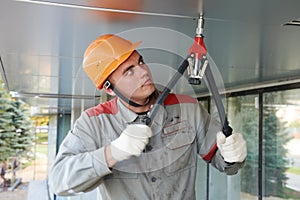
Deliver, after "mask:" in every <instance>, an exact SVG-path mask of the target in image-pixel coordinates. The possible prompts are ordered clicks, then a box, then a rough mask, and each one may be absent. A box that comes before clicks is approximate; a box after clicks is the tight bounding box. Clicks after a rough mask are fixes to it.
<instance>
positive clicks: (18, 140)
mask: <svg viewBox="0 0 300 200" xmlns="http://www.w3.org/2000/svg"><path fill="white" fill-rule="evenodd" d="M29 116H30V115H29V107H28V105H27V104H25V103H24V102H23V101H21V100H19V99H13V98H11V97H10V95H9V93H8V92H7V91H6V90H5V87H4V85H3V83H2V81H1V80H0V161H6V160H8V159H9V158H12V157H20V156H22V157H28V156H29V154H28V153H29V151H30V149H31V147H32V144H33V139H34V132H33V125H32V122H31V119H30V117H29Z"/></svg>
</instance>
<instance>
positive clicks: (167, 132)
mask: <svg viewBox="0 0 300 200" xmlns="http://www.w3.org/2000/svg"><path fill="white" fill-rule="evenodd" d="M195 137H196V135H195V132H194V131H193V130H192V128H191V127H190V126H189V123H188V122H187V121H181V122H177V123H175V124H170V125H168V126H166V127H165V128H164V129H163V134H162V140H163V143H164V145H165V147H166V148H165V149H166V151H167V153H166V154H165V155H166V158H165V159H167V160H168V163H169V164H168V165H167V166H166V167H165V168H164V171H165V173H166V175H168V176H171V175H174V174H178V173H179V172H181V171H184V170H186V169H189V168H191V167H194V166H196V163H195V162H196V154H197V152H196V145H195V143H194V140H195Z"/></svg>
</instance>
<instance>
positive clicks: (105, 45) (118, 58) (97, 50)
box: [82, 34, 141, 89]
mask: <svg viewBox="0 0 300 200" xmlns="http://www.w3.org/2000/svg"><path fill="white" fill-rule="evenodd" d="M140 44H141V42H137V43H135V44H133V43H132V42H130V41H128V40H126V39H124V38H121V37H119V36H116V35H112V34H106V35H102V36H100V37H98V38H97V39H95V40H94V41H93V42H92V43H91V44H90V45H89V46H88V47H87V49H86V51H85V53H84V56H83V63H82V66H83V69H84V71H85V72H86V74H87V75H88V77H89V78H90V79H91V80H92V81H93V83H94V84H95V85H96V87H97V88H99V89H102V88H103V83H104V82H105V80H106V79H107V78H108V77H109V75H110V74H111V73H113V72H114V71H115V70H116V69H117V68H118V67H119V65H120V64H122V63H123V62H124V61H125V60H127V58H128V57H129V56H130V55H131V54H132V52H133V51H134V50H135V49H136V48H137V47H138V46H139V45H140Z"/></svg>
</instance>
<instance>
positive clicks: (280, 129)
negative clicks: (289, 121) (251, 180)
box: [263, 107, 291, 197]
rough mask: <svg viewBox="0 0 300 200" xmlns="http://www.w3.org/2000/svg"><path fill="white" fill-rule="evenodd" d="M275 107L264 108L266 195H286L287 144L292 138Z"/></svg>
mask: <svg viewBox="0 0 300 200" xmlns="http://www.w3.org/2000/svg"><path fill="white" fill-rule="evenodd" d="M276 111H277V109H276V108H275V107H265V108H264V118H263V120H264V121H263V132H264V135H263V136H264V140H263V142H264V165H265V169H264V175H265V194H264V195H265V196H278V197H284V196H285V195H284V187H285V183H286V180H287V177H286V175H285V171H286V170H287V166H288V159H287V150H286V149H285V148H284V146H285V144H286V143H287V142H288V141H289V140H290V139H291V138H290V137H289V135H288V133H287V130H286V128H285V126H284V125H285V124H284V123H283V122H280V120H279V119H278V118H277V117H276Z"/></svg>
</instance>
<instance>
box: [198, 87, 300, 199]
mask: <svg viewBox="0 0 300 200" xmlns="http://www.w3.org/2000/svg"><path fill="white" fill-rule="evenodd" d="M270 91H272V92H269V91H267V90H266V91H263V90H258V91H252V92H251V94H250V93H249V94H247V93H240V94H234V95H232V96H231V97H228V98H226V103H225V104H224V105H225V109H226V113H227V115H228V120H229V123H230V125H231V126H232V127H233V129H234V132H236V133H241V134H243V136H244V138H245V140H246V142H247V150H248V154H247V159H246V162H245V165H244V167H243V168H242V169H241V170H240V172H239V173H238V174H237V175H234V176H226V175H224V174H222V173H220V172H218V171H217V170H215V169H214V168H212V167H209V170H207V171H206V172H205V174H206V175H207V177H206V179H207V180H209V181H208V182H207V183H206V187H204V188H206V190H204V189H202V188H201V187H200V188H199V187H198V188H197V189H196V190H197V194H199V193H200V191H201V194H202V193H205V194H206V196H205V197H204V196H203V195H202V196H201V198H200V195H198V196H197V197H199V198H197V199H206V200H209V199H210V200H213V199H224V200H225V199H227V200H229V199H230V200H239V199H242V200H252V199H253V200H254V199H266V200H271V199H272V200H273V199H276V200H281V199H282V200H283V199H300V100H299V99H300V98H299V96H300V93H299V92H300V89H284V90H281V91H279V90H278V91H275V90H270ZM200 103H201V104H202V105H205V107H206V108H209V106H208V105H212V106H211V108H209V110H211V112H212V115H213V116H214V117H218V116H217V115H216V114H215V108H214V103H213V102H211V104H210V103H208V102H207V101H206V100H204V101H200ZM199 167H203V168H204V169H205V165H200V166H199ZM204 169H203V170H202V171H204ZM198 177H201V176H200V175H199V176H198ZM202 184H203V181H202Z"/></svg>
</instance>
